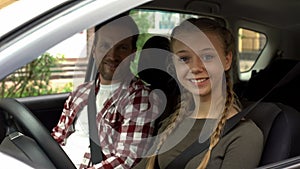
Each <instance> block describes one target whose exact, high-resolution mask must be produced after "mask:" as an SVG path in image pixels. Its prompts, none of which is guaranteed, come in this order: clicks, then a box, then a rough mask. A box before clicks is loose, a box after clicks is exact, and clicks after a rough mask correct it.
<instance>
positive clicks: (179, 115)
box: [146, 92, 190, 169]
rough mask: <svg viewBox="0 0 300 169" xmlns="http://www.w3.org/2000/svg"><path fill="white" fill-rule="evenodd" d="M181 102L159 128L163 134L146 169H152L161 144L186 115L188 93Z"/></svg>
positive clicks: (188, 103) (188, 104)
mask: <svg viewBox="0 0 300 169" xmlns="http://www.w3.org/2000/svg"><path fill="white" fill-rule="evenodd" d="M182 96H183V99H182V101H181V102H180V103H179V104H178V105H177V106H176V110H175V112H174V113H173V114H172V115H171V116H170V117H168V118H167V119H166V120H164V121H163V125H162V126H161V129H160V131H164V133H163V134H162V135H161V136H160V139H159V143H158V144H157V148H156V151H155V155H154V156H152V157H150V158H149V159H148V162H147V166H146V169H154V165H155V159H156V154H157V152H158V151H159V150H160V148H161V147H162V145H163V143H164V142H165V141H166V139H167V138H168V136H169V135H170V134H171V133H172V132H173V131H174V129H175V128H176V127H177V124H178V123H180V122H181V121H182V119H183V118H184V117H185V116H187V115H188V113H187V110H188V108H189V106H190V102H189V100H190V99H189V98H190V93H189V92H186V93H184V94H183V95H182Z"/></svg>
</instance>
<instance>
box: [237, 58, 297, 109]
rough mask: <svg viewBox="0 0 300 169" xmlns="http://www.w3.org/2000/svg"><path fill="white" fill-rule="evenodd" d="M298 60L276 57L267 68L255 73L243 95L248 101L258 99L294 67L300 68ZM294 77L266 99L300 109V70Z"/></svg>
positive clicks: (294, 73) (265, 99)
mask: <svg viewBox="0 0 300 169" xmlns="http://www.w3.org/2000/svg"><path fill="white" fill-rule="evenodd" d="M298 63H299V61H298V60H291V59H276V60H274V61H273V62H272V63H271V64H270V65H269V66H268V67H267V68H266V69H264V70H262V71H260V72H258V73H257V74H255V75H253V76H252V77H251V79H250V80H249V82H248V84H247V86H246V88H245V89H244V93H243V95H242V96H241V98H243V99H247V100H248V101H256V100H258V99H260V98H262V97H263V96H265V95H266V94H267V93H268V92H269V91H270V90H271V89H272V88H273V87H274V86H276V84H277V83H278V82H279V81H280V80H281V79H283V78H285V75H286V74H287V73H288V72H290V71H291V70H293V69H295V68H296V69H299V68H298V67H300V65H299V64H298ZM292 76H293V78H292V79H291V80H289V81H288V82H287V83H285V84H284V85H283V86H281V87H277V88H276V89H275V90H273V91H272V92H271V93H270V94H269V95H268V96H267V97H265V98H264V101H268V102H281V103H284V104H286V105H290V106H292V107H294V108H296V109H297V110H298V111H300V104H299V103H298V101H297V100H298V99H299V98H298V97H299V95H300V88H299V86H300V72H298V71H294V72H293V74H292ZM284 80H285V79H284Z"/></svg>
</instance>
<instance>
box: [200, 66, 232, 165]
mask: <svg viewBox="0 0 300 169" xmlns="http://www.w3.org/2000/svg"><path fill="white" fill-rule="evenodd" d="M225 75H226V82H227V85H226V89H227V97H226V103H225V108H224V111H223V113H222V117H221V119H220V121H219V123H218V125H217V128H216V130H215V131H214V132H213V134H212V135H211V137H210V144H209V148H208V151H207V152H206V154H205V155H204V157H203V159H202V161H201V163H200V165H199V166H198V168H197V169H205V168H206V166H207V164H208V161H209V159H210V155H211V151H212V149H213V148H214V147H215V146H216V145H217V143H218V142H219V140H220V137H221V134H222V131H223V128H224V126H225V123H226V120H227V117H228V112H229V110H230V108H231V107H232V106H233V103H234V93H233V90H232V83H231V80H230V75H229V71H227V72H226V73H225Z"/></svg>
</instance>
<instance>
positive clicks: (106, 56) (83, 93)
mask: <svg viewBox="0 0 300 169" xmlns="http://www.w3.org/2000/svg"><path fill="white" fill-rule="evenodd" d="M138 33H139V31H138V28H137V25H136V24H135V22H134V21H133V19H132V18H131V17H129V16H125V17H122V18H118V19H116V20H113V21H110V22H107V24H105V25H103V26H97V27H96V28H95V39H94V44H93V47H92V56H93V57H94V59H95V62H96V63H97V65H99V66H98V74H97V77H96V79H95V81H91V82H87V83H84V84H82V85H80V86H79V87H78V88H77V89H76V90H75V91H73V92H72V93H71V94H70V95H69V97H68V99H67V101H66V102H65V104H64V109H63V112H62V115H61V117H60V119H59V122H58V124H57V126H56V127H54V128H53V130H52V133H51V134H52V136H53V137H54V139H55V140H56V141H57V142H58V143H60V144H61V145H62V147H63V149H64V150H65V151H66V153H67V154H68V155H69V157H70V158H71V160H72V161H73V162H74V163H75V165H76V166H77V167H78V166H79V163H80V162H81V164H80V168H88V167H91V168H97V169H106V168H132V166H134V165H135V164H136V163H138V162H139V160H140V158H141V156H142V154H143V153H144V152H145V151H146V149H147V147H149V145H148V143H149V141H150V140H149V139H147V138H148V137H150V136H151V135H152V133H153V124H154V123H153V121H154V119H155V118H156V117H157V115H158V113H159V108H158V105H159V102H158V98H157V95H156V94H152V93H151V95H150V89H149V88H147V86H145V85H144V83H143V82H142V81H141V80H140V79H138V78H136V77H134V76H133V74H132V73H131V71H130V62H131V61H132V60H133V58H134V53H135V51H136V41H137V37H138ZM92 89H95V95H96V99H95V100H96V109H97V113H96V117H95V119H96V123H97V128H98V135H99V138H100V147H101V151H102V157H103V160H102V161H100V162H99V163H97V164H92V162H91V160H90V157H91V155H90V153H85V154H84V151H85V150H86V148H87V147H88V146H89V144H90V143H89V139H88V138H89V129H88V113H87V111H86V107H87V106H86V105H87V104H88V101H90V100H89V94H90V92H91V90H92ZM89 113H90V112H89ZM75 122H76V123H75ZM74 126H75V127H74ZM74 128H75V129H74ZM80 151H81V152H80ZM99 151H100V150H99ZM78 152H79V153H78ZM83 154H84V159H83V161H82V155H83Z"/></svg>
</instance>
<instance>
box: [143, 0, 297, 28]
mask: <svg viewBox="0 0 300 169" xmlns="http://www.w3.org/2000/svg"><path fill="white" fill-rule="evenodd" d="M144 7H145V8H156V9H157V8H160V9H165V10H179V11H187V12H195V13H208V14H211V15H216V16H218V15H220V16H222V17H238V18H240V19H244V20H251V21H254V22H257V23H263V24H266V25H269V26H273V27H276V28H280V29H288V30H295V29H299V28H300V17H299V16H300V10H299V9H300V1H299V0H250V1H248V0H247V1H246V0H205V1H203V0H154V1H153V2H151V3H149V4H146V5H144ZM266 12H267V14H266Z"/></svg>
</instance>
